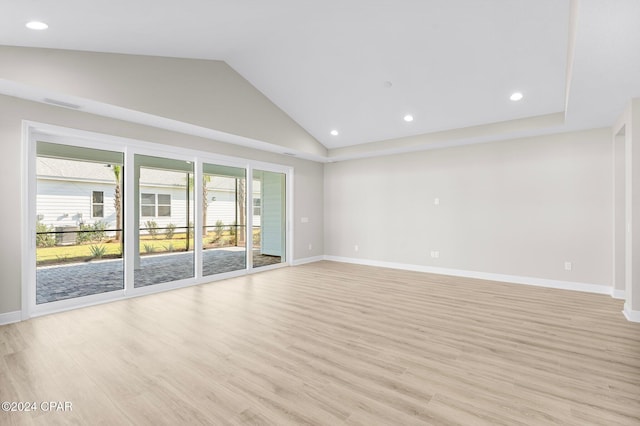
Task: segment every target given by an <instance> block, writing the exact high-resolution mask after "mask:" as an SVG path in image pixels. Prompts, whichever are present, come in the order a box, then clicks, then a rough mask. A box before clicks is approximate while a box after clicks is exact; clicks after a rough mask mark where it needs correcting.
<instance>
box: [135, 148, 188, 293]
mask: <svg viewBox="0 0 640 426" xmlns="http://www.w3.org/2000/svg"><path fill="white" fill-rule="evenodd" d="M134 170H135V179H136V182H135V183H136V184H135V194H134V200H135V201H134V202H135V203H136V204H135V211H136V212H137V215H136V223H135V229H136V231H137V235H136V236H135V241H136V242H137V246H138V247H137V252H136V256H135V262H134V263H135V270H134V287H144V286H148V285H153V284H159V283H165V282H170V281H178V280H182V279H185V278H193V277H194V273H195V267H194V238H193V231H194V228H193V221H194V205H195V203H194V198H193V196H194V174H193V164H192V163H191V162H188V161H180V160H174V159H169V158H160V157H151V156H146V155H136V156H135V165H134Z"/></svg>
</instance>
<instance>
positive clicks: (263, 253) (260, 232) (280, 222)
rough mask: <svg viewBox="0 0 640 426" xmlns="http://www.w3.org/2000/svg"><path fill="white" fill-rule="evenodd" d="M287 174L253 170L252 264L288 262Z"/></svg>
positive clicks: (263, 264)
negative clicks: (286, 257) (286, 255)
mask: <svg viewBox="0 0 640 426" xmlns="http://www.w3.org/2000/svg"><path fill="white" fill-rule="evenodd" d="M285 189H286V175H285V174H284V173H276V172H268V171H263V170H254V171H253V201H252V206H253V224H252V225H253V232H252V235H253V267H254V268H259V267H262V266H268V265H273V264H277V263H282V262H285V261H286V259H285V253H286V246H285V243H286V214H285V213H286V208H285V206H286V203H285V202H286V199H285V194H286V191H285Z"/></svg>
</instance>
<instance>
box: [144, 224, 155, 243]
mask: <svg viewBox="0 0 640 426" xmlns="http://www.w3.org/2000/svg"><path fill="white" fill-rule="evenodd" d="M144 226H145V227H146V228H147V232H148V233H149V235H151V238H153V239H154V240H155V239H156V238H158V222H156V221H155V220H148V221H146V222H145V223H144Z"/></svg>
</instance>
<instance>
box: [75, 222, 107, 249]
mask: <svg viewBox="0 0 640 426" xmlns="http://www.w3.org/2000/svg"><path fill="white" fill-rule="evenodd" d="M105 229H107V223H106V222H103V221H101V220H99V221H97V222H96V223H94V224H86V223H81V224H80V231H81V232H78V233H77V234H76V244H83V243H89V242H99V243H101V242H102V241H104V240H105V238H106V236H107V232H106V231H105Z"/></svg>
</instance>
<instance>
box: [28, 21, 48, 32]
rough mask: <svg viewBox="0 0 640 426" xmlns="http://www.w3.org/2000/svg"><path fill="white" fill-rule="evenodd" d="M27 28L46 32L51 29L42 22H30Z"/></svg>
mask: <svg viewBox="0 0 640 426" xmlns="http://www.w3.org/2000/svg"><path fill="white" fill-rule="evenodd" d="M25 26H26V27H27V28H29V29H30V30H46V29H47V28H49V26H48V25H47V24H45V23H44V22H40V21H30V22H27V23H26V24H25Z"/></svg>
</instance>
